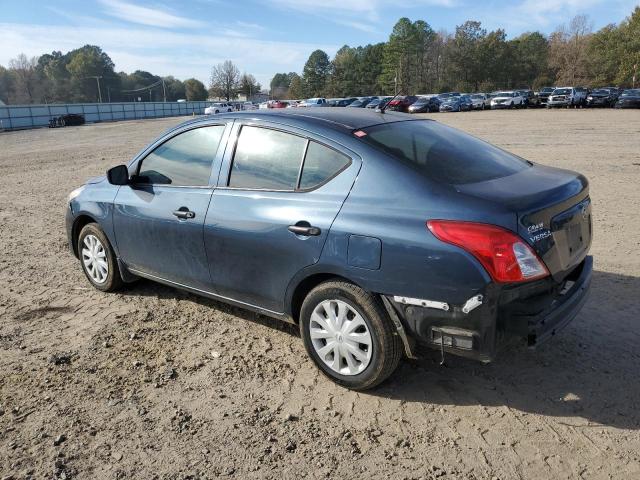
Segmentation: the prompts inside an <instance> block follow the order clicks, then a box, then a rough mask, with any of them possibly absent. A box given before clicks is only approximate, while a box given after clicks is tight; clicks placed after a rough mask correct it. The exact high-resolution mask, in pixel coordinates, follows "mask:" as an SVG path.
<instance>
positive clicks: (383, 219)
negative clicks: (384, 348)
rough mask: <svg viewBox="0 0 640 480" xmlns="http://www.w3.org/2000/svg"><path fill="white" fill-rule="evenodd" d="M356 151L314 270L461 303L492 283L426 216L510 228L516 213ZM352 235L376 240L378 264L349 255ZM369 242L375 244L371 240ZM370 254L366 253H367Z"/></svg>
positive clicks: (379, 289) (392, 291)
mask: <svg viewBox="0 0 640 480" xmlns="http://www.w3.org/2000/svg"><path fill="white" fill-rule="evenodd" d="M361 148H362V147H361ZM360 153H361V156H362V158H363V165H362V168H361V170H360V174H359V175H358V178H357V179H356V181H355V183H354V185H353V188H352V190H351V193H350V194H349V196H348V197H347V200H346V201H345V203H344V205H343V207H342V209H341V211H340V213H339V214H338V216H337V218H336V220H335V221H334V223H333V225H332V227H331V231H330V233H329V236H328V238H327V242H326V244H325V247H324V250H323V252H322V256H321V258H320V261H319V262H318V264H317V265H315V266H314V267H313V270H314V271H315V270H317V271H328V272H331V273H336V274H340V275H343V276H345V277H346V278H349V279H350V280H352V281H354V282H356V283H358V284H359V285H360V286H361V287H363V288H365V289H366V290H369V291H372V292H376V293H383V294H388V295H404V296H409V297H416V298H423V299H429V300H438V301H446V302H449V303H453V304H462V303H464V302H465V301H466V300H467V299H468V298H469V297H471V296H472V295H474V294H476V293H478V292H481V291H482V290H483V289H484V288H485V286H486V285H487V284H488V283H489V282H490V278H489V276H488V275H487V273H486V271H485V270H484V269H483V268H482V266H481V265H480V264H479V263H478V262H477V260H476V259H475V258H474V257H473V256H471V255H470V254H468V253H467V252H465V251H464V250H462V249H460V248H458V247H455V246H452V245H448V244H445V243H443V242H441V241H439V240H438V239H436V238H435V237H434V236H433V235H432V234H431V232H430V231H429V230H428V228H427V226H426V221H427V220H429V219H459V220H468V221H484V222H488V223H493V224H497V225H502V226H505V227H506V228H510V229H512V230H513V229H515V227H516V218H515V215H514V214H513V213H511V212H508V211H502V210H500V209H499V208H498V209H497V208H496V207H495V205H489V204H484V203H483V202H482V201H480V200H478V199H470V198H468V197H466V196H464V195H462V194H459V193H457V192H456V191H455V190H454V189H453V188H451V187H444V186H439V185H436V184H432V183H431V182H429V181H427V180H425V179H424V178H422V177H420V176H419V175H418V174H417V173H416V172H415V171H413V170H411V169H410V168H408V167H407V166H405V165H403V164H401V163H399V162H398V161H396V160H393V159H391V158H388V157H387V156H386V155H385V154H382V153H381V152H378V151H377V150H375V149H373V148H371V147H369V146H366V148H364V151H361V152H360ZM352 236H362V237H369V238H371V239H377V240H379V244H380V248H379V251H380V254H379V255H380V259H379V268H375V266H376V262H375V261H373V260H372V259H371V258H369V259H368V261H367V263H366V265H368V266H369V267H370V268H363V267H361V266H359V265H360V264H358V262H353V260H352V259H351V260H350V258H349V256H350V253H351V256H353V252H350V241H351V243H352V244H353V239H352ZM358 240H360V239H358ZM361 244H362V242H361V241H359V242H358V245H361ZM368 244H369V245H371V246H372V247H376V248H377V242H376V241H373V240H372V241H370V242H368ZM357 253H358V254H359V255H362V254H363V252H357ZM367 254H369V255H370V254H371V252H364V255H367ZM372 265H373V268H371V266H372ZM305 273H306V274H308V273H313V272H305Z"/></svg>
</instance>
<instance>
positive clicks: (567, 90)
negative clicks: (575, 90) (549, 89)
mask: <svg viewBox="0 0 640 480" xmlns="http://www.w3.org/2000/svg"><path fill="white" fill-rule="evenodd" d="M553 94H554V95H571V89H570V88H556V89H555V90H554V91H553Z"/></svg>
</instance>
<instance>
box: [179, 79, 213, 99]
mask: <svg viewBox="0 0 640 480" xmlns="http://www.w3.org/2000/svg"><path fill="white" fill-rule="evenodd" d="M183 83H184V90H185V97H186V99H187V100H189V101H190V102H198V101H203V100H206V99H207V89H206V88H205V87H204V83H202V82H201V81H200V80H196V79H195V78H190V79H188V80H185V81H184V82H183Z"/></svg>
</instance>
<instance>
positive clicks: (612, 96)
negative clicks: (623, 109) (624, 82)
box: [586, 88, 618, 107]
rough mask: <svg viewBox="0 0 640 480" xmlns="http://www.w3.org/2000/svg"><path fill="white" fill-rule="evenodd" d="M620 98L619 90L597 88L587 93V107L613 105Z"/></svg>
mask: <svg viewBox="0 0 640 480" xmlns="http://www.w3.org/2000/svg"><path fill="white" fill-rule="evenodd" d="M617 100H618V92H617V90H616V91H615V92H612V91H611V90H610V89H608V88H596V89H595V90H593V91H591V92H589V95H587V105H586V106H587V107H613V106H614V105H615V103H616V101H617Z"/></svg>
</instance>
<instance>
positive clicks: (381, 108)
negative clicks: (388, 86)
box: [380, 89, 402, 113]
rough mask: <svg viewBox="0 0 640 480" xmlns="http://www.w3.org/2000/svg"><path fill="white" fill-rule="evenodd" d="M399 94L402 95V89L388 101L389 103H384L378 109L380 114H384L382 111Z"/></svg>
mask: <svg viewBox="0 0 640 480" xmlns="http://www.w3.org/2000/svg"><path fill="white" fill-rule="evenodd" d="M401 93H402V89H400V90H398V92H397V93H396V94H395V95H394V96H393V97H391V100H389V101H388V102H387V103H385V104H384V105H383V106H382V107H380V113H384V111H385V110H386V109H387V107H388V106H389V104H390V103H391V102H393V101H394V100H395V99H396V97H397V96H398V95H400V94H401Z"/></svg>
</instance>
